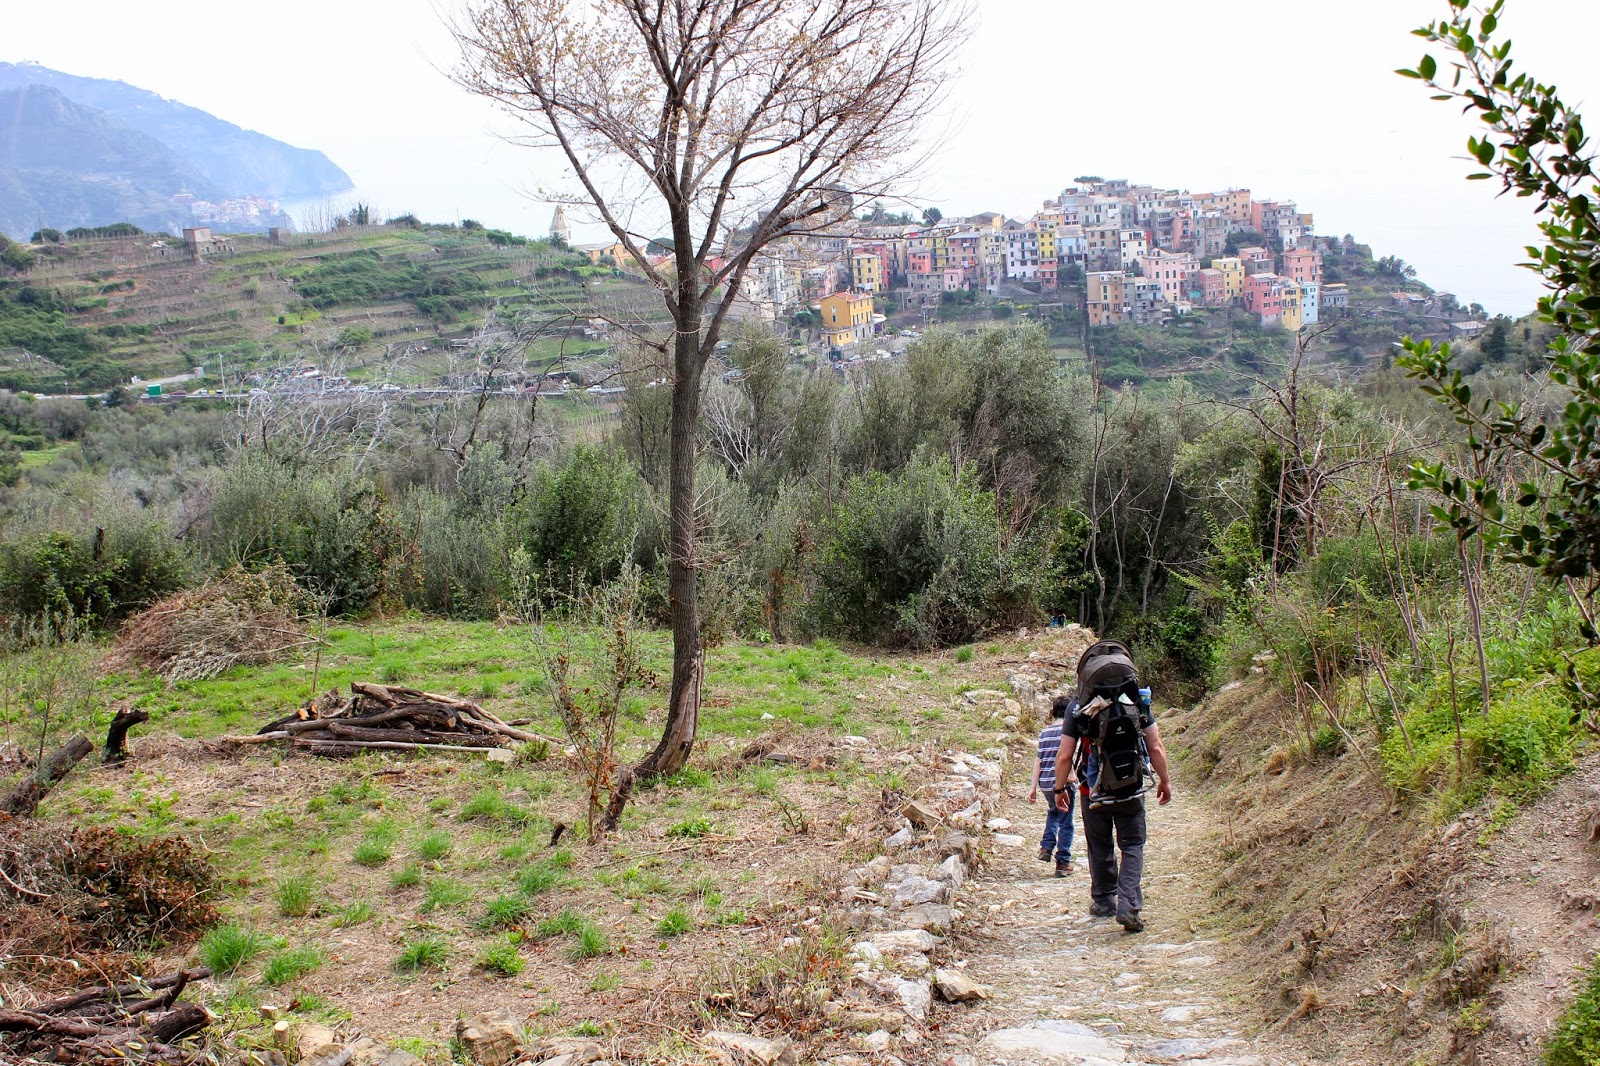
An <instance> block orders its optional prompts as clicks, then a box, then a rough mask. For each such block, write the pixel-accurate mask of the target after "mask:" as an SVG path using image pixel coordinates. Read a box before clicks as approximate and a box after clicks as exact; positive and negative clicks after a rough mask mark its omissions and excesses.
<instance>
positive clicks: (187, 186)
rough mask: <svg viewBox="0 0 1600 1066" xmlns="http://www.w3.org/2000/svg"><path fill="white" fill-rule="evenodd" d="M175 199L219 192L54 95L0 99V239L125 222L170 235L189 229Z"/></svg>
mask: <svg viewBox="0 0 1600 1066" xmlns="http://www.w3.org/2000/svg"><path fill="white" fill-rule="evenodd" d="M180 193H191V194H193V196H194V197H196V198H198V199H202V200H212V199H216V198H218V197H219V193H220V191H219V190H218V189H217V187H216V186H215V185H213V184H212V183H211V182H210V181H209V180H208V179H207V178H206V177H205V175H203V174H202V173H200V171H199V170H197V169H196V168H195V167H194V166H193V165H192V164H191V163H189V162H188V161H187V160H186V159H184V158H183V157H182V156H180V155H179V154H178V153H177V152H174V151H173V150H172V149H171V148H168V147H167V146H166V145H164V144H162V143H161V142H160V141H158V140H156V139H155V138H153V137H150V136H148V135H147V134H144V133H141V132H139V131H138V130H136V129H132V128H130V127H129V126H127V125H125V124H123V123H121V122H119V121H117V120H116V119H114V118H112V117H111V116H109V115H107V114H105V113H104V112H101V111H96V110H94V109H93V108H89V107H83V106H80V105H78V104H75V103H73V102H72V101H71V100H68V99H67V98H66V97H65V96H62V95H61V94H60V93H59V92H57V91H55V90H54V89H50V88H46V87H44V86H38V85H35V86H29V87H28V88H25V89H15V90H11V91H9V92H0V232H4V233H9V234H12V235H14V236H21V237H26V236H27V235H28V234H29V233H31V232H33V231H34V230H36V229H39V228H41V227H42V226H54V227H56V228H57V229H68V228H70V227H73V226H85V225H89V226H93V225H102V224H105V223H107V222H117V221H121V220H124V219H126V220H127V221H129V222H133V223H134V224H135V225H138V226H141V227H143V228H145V229H152V230H159V229H165V230H169V231H176V229H178V228H180V227H181V226H183V225H192V224H193V222H192V221H191V220H192V218H193V214H192V213H191V211H190V209H189V207H188V206H187V205H186V204H185V203H182V202H175V201H173V199H172V197H173V196H174V195H176V194H180Z"/></svg>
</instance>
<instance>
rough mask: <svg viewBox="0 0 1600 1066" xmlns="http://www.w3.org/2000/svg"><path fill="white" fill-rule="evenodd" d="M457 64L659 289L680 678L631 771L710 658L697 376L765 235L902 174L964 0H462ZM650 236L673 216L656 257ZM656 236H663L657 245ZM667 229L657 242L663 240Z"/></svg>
mask: <svg viewBox="0 0 1600 1066" xmlns="http://www.w3.org/2000/svg"><path fill="white" fill-rule="evenodd" d="M465 3H466V7H465V9H464V10H463V11H462V13H461V14H460V16H459V17H458V18H457V19H456V21H455V23H454V25H453V31H454V33H455V36H456V39H457V41H458V43H459V45H460V48H461V62H460V65H459V66H458V68H457V70H456V79H457V81H458V82H459V83H460V84H461V85H462V86H464V87H465V88H466V89H468V90H469V91H471V92H474V93H476V94H478V95H481V96H483V97H485V98H487V99H489V100H490V101H492V102H493V103H495V104H496V105H498V106H499V107H501V108H502V109H504V110H505V111H506V112H508V113H509V114H510V115H512V116H513V117H514V118H516V119H517V120H519V121H520V123H521V124H522V125H523V127H524V128H525V130H526V135H525V136H524V137H523V141H522V143H525V144H527V145H529V146H533V147H538V148H545V149H550V150H553V151H555V152H557V153H559V156H560V157H561V158H562V159H564V161H565V164H566V168H567V170H568V171H569V172H570V177H571V180H572V181H573V182H574V183H575V186H574V187H573V188H572V189H571V190H569V191H567V192H566V194H565V195H564V196H562V197H560V199H561V202H564V203H567V204H569V205H572V206H575V207H578V208H581V209H583V210H586V211H588V212H591V213H592V214H593V216H594V217H595V218H596V219H597V220H598V221H599V222H601V223H603V224H604V225H605V226H606V227H607V229H609V230H610V232H611V235H612V237H613V238H614V239H615V240H616V241H617V243H618V244H619V245H621V247H622V249H623V251H624V252H625V254H626V255H627V257H628V258H629V259H630V260H632V265H633V267H634V268H635V269H636V270H637V271H639V272H640V273H641V274H642V275H643V276H644V277H645V278H646V279H648V280H649V282H650V283H651V284H652V285H653V286H654V287H655V288H656V290H657V291H658V292H659V293H660V296H661V299H662V301H663V303H664V304H665V308H666V312H667V316H668V318H669V319H670V329H669V330H665V331H661V330H654V331H653V330H649V329H647V328H643V327H635V328H636V330H637V332H638V334H639V340H640V341H641V343H643V344H646V345H647V346H649V347H650V348H652V349H653V350H654V351H655V352H656V353H658V355H659V357H660V359H661V362H662V364H663V371H664V377H665V378H666V380H667V383H668V385H669V386H670V389H671V415H670V426H669V442H670V443H669V455H668V479H667V480H668V493H667V499H668V518H669V565H668V594H669V599H670V609H671V617H672V638H673V662H672V686H671V691H670V696H669V702H668V708H667V721H666V726H665V729H664V731H663V734H662V737H661V741H660V743H659V745H658V746H657V747H656V748H655V750H654V751H653V752H652V753H651V754H650V755H649V756H648V757H646V758H645V759H644V761H643V762H642V763H640V764H639V766H638V767H636V768H635V771H634V772H635V773H637V774H645V775H656V774H663V773H671V772H673V771H674V770H676V769H677V768H678V767H680V766H682V765H683V763H684V761H685V760H686V759H687V758H688V755H689V752H690V750H691V748H692V746H693V744H694V739H695V734H696V730H697V725H698V720H699V709H700V690H701V683H702V674H703V670H704V659H703V653H702V645H701V637H700V613H699V606H698V602H697V598H696V571H697V569H698V563H699V559H698V554H697V548H696V532H695V483H694V482H695V461H696V455H695V438H696V431H697V429H698V422H699V415H700V402H701V392H702V388H701V386H702V381H703V378H704V372H705V368H706V364H707V362H708V360H709V359H710V358H711V356H712V353H713V350H714V349H715V347H716V345H717V343H718V339H719V337H720V336H721V334H722V330H723V326H724V322H725V319H726V316H727V314H728V312H729V310H730V308H732V307H733V305H734V304H735V301H736V299H737V297H738V296H739V293H740V290H741V288H742V286H743V285H744V284H745V281H746V279H747V277H749V276H750V275H751V273H752V271H753V270H754V269H756V268H757V262H758V257H759V256H760V253H761V252H762V250H763V249H765V248H767V247H768V246H770V245H772V244H773V243H774V242H776V241H782V240H794V239H801V240H803V239H805V238H807V237H812V236H817V235H820V234H823V233H827V232H830V231H831V232H834V233H837V232H840V229H839V227H841V226H843V225H847V224H849V223H850V222H851V209H852V207H853V205H854V203H855V202H856V200H857V199H858V198H865V199H871V198H872V197H875V196H881V195H883V194H885V193H887V192H888V191H889V190H890V189H891V188H892V187H895V186H898V185H903V184H904V182H905V179H906V177H907V173H908V170H909V169H910V168H912V167H914V166H915V165H916V162H917V160H916V159H915V158H911V153H912V150H913V149H914V148H915V147H916V144H917V141H918V131H919V129H920V128H921V126H922V124H923V120H924V119H925V118H927V117H928V113H929V111H930V110H931V109H933V108H935V107H936V105H937V104H938V103H939V101H940V99H941V94H942V91H943V88H944V86H945V85H947V84H948V83H949V81H950V79H951V76H952V74H953V73H954V71H953V70H952V69H951V68H952V63H953V60H954V59H955V57H956V54H957V52H958V50H959V48H960V46H961V44H962V43H963V41H964V39H965V36H966V32H967V26H968V23H969V21H970V11H969V8H968V6H967V0H821V2H796V0H465ZM642 233H653V234H660V233H665V234H667V235H668V237H669V238H670V248H668V254H667V255H666V256H664V257H656V256H652V255H650V254H649V251H648V246H649V244H650V243H651V242H650V241H649V240H646V239H645V238H644V237H642V236H641V234H642ZM658 243H660V242H658ZM663 246H664V245H663Z"/></svg>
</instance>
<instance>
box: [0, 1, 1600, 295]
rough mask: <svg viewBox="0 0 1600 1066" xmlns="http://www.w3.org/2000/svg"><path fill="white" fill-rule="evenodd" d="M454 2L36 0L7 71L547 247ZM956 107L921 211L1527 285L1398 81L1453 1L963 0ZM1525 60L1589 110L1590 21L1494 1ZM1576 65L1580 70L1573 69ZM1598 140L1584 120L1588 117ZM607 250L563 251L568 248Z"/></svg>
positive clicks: (1501, 220)
mask: <svg viewBox="0 0 1600 1066" xmlns="http://www.w3.org/2000/svg"><path fill="white" fill-rule="evenodd" d="M455 2H456V0H439V2H438V3H434V2H432V0H384V2H378V0H275V2H274V3H272V4H270V5H240V4H219V3H216V2H215V0H134V2H131V3H130V2H129V0H52V2H50V3H43V4H27V5H20V4H14V5H8V10H7V11H6V14H5V18H4V33H3V36H0V59H4V60H10V61H20V60H34V61H37V62H39V63H42V64H44V65H46V66H49V67H54V68H56V69H59V70H64V71H67V72H68V73H72V74H82V75H89V76H94V77H106V78H119V79H122V80H124V81H127V82H130V83H132V84H135V85H139V86H141V87H143V88H146V89H150V90H152V91H154V92H157V93H160V94H161V95H163V96H167V97H171V98H173V99H177V100H181V101H183V102H184V103H188V104H191V105H193V106H195V107H199V108H202V109H204V110H207V111H210V112H212V113H213V114H215V115H218V116H219V117H221V118H224V119H227V120H229V121H231V122H236V123H238V124H239V125H242V126H247V127H250V128H253V129H257V130H260V131H261V132H263V133H267V134H270V135H271V136H274V137H278V138H281V139H283V140H286V141H289V142H291V143H294V144H298V145H303V146H306V147H313V148H320V149H322V150H323V151H325V152H327V153H328V155H329V156H330V157H331V158H332V159H333V160H334V161H335V162H336V163H338V164H339V165H340V166H342V167H343V168H344V169H345V170H346V171H347V172H348V173H349V174H350V175H351V177H352V178H353V179H354V180H355V182H356V185H357V188H358V190H359V192H360V194H361V196H362V198H363V199H365V200H367V201H369V202H370V203H372V204H373V206H374V208H375V209H376V210H378V211H381V212H384V213H389V214H398V213H401V212H404V211H412V212H415V213H416V214H417V215H419V216H421V217H423V218H425V219H430V220H432V219H437V220H450V219H456V218H462V217H467V218H476V219H479V220H480V221H482V222H484V223H486V224H488V225H492V226H500V227H503V228H507V229H512V230H515V231H518V232H522V233H527V234H532V235H537V234H542V233H544V232H545V231H546V230H547V229H548V227H549V219H550V207H549V206H548V205H545V204H540V203H534V202H530V201H529V199H528V198H527V196H526V195H525V193H526V192H527V191H528V190H532V189H536V188H537V187H538V186H539V185H540V183H541V182H543V183H545V184H546V185H549V184H550V183H552V182H558V181H559V180H560V178H561V171H560V165H559V162H558V161H557V160H555V159H552V158H548V157H546V156H543V155H541V154H539V153H534V152H530V151H529V150H527V149H522V148H516V147H512V146H509V145H507V144H505V143H504V142H502V141H500V140H499V139H498V138H497V136H496V132H495V131H496V130H497V129H504V127H503V126H501V125H500V120H499V119H498V118H497V117H496V116H495V115H494V114H493V113H492V112H491V111H490V110H489V108H488V107H487V105H486V104H484V103H482V102H481V101H477V100H475V99H473V98H471V97H469V96H467V95H466V94H465V93H463V92H461V91H460V90H459V89H457V88H456V87H455V86H454V85H452V84H451V83H450V82H449V81H448V80H447V79H446V77H445V76H444V74H443V73H441V70H443V69H448V68H449V66H450V65H451V64H452V63H453V61H454V50H453V44H452V42H451V40H450V38H449V36H448V34H447V33H446V32H445V30H444V28H443V19H442V15H441V12H442V11H445V10H448V9H449V8H450V5H451V4H453V3H455ZM979 3H980V25H979V28H978V31H977V33H976V35H975V37H974V39H973V41H972V43H971V45H970V47H969V49H968V51H967V56H966V61H965V64H964V69H963V70H962V71H960V72H959V73H957V74H955V75H954V77H955V78H956V83H955V85H954V87H953V88H954V91H953V111H954V115H953V117H952V118H951V120H950V121H949V122H944V123H939V124H937V125H935V126H933V127H930V128H931V129H935V130H942V131H944V134H945V135H944V137H943V144H942V147H941V149H940V151H939V152H938V154H936V156H935V162H934V166H933V167H932V168H931V169H930V170H929V172H928V175H927V177H926V178H925V179H924V181H923V185H922V188H921V189H920V190H919V191H918V196H917V202H918V203H921V204H937V205H938V206H939V207H940V209H941V210H942V211H943V212H944V213H945V214H947V215H956V214H969V213H973V212H976V211H981V210H997V211H1002V212H1004V213H1006V214H1008V215H1017V216H1023V217H1026V216H1027V215H1028V214H1031V213H1032V212H1033V211H1034V210H1037V208H1038V207H1039V204H1040V202H1041V201H1043V200H1045V199H1046V198H1049V197H1053V196H1054V195H1056V194H1057V193H1058V192H1059V191H1060V190H1061V188H1062V187H1063V185H1065V184H1068V183H1070V182H1071V180H1072V178H1073V176H1075V175H1078V174H1085V173H1095V174H1102V175H1105V176H1107V177H1127V178H1131V179H1134V180H1137V181H1142V182H1149V183H1152V184H1156V185H1162V186H1171V187H1177V188H1186V189H1190V190H1193V191H1201V190H1206V189H1213V188H1223V187H1227V186H1245V187H1248V188H1250V189H1251V190H1253V191H1254V192H1256V193H1257V195H1258V196H1264V197H1272V198H1282V199H1294V200H1296V201H1297V202H1298V203H1299V204H1300V206H1301V209H1302V210H1305V211H1311V212H1313V213H1314V214H1315V215H1316V228H1317V231H1318V232H1320V233H1332V234H1343V233H1354V234H1355V235H1356V236H1357V237H1358V238H1359V239H1361V240H1363V241H1365V242H1367V243H1369V244H1371V245H1372V248H1373V252H1374V254H1376V255H1380V256H1382V255H1390V254H1393V255H1399V256H1401V257H1402V258H1404V259H1406V260H1408V261H1409V262H1411V263H1414V264H1415V265H1416V266H1417V268H1418V270H1419V272H1420V276H1421V277H1422V279H1423V280H1425V281H1427V282H1429V283H1430V284H1432V285H1434V286H1436V287H1439V288H1443V289H1447V290H1449V291H1452V292H1455V293H1456V294H1457V295H1458V296H1460V297H1461V298H1462V299H1463V301H1469V300H1477V301H1480V302H1482V303H1483V304H1484V305H1485V306H1487V307H1488V308H1489V309H1490V310H1491V311H1505V312H1509V313H1521V312H1523V311H1526V310H1529V309H1531V307H1532V304H1533V301H1534V299H1535V298H1536V297H1537V295H1538V293H1539V285H1538V279H1537V277H1536V276H1535V275H1533V274H1531V273H1530V272H1528V271H1525V270H1521V269H1519V268H1518V267H1516V266H1515V264H1516V263H1517V262H1519V261H1520V260H1521V258H1522V257H1523V253H1522V248H1523V246H1524V245H1526V244H1527V243H1529V242H1530V241H1531V240H1533V239H1534V238H1535V237H1536V236H1537V232H1536V230H1535V229H1534V224H1533V219H1532V216H1531V214H1530V212H1529V210H1528V204H1527V203H1526V201H1515V200H1497V199H1495V197H1494V189H1493V188H1492V187H1491V185H1490V183H1486V182H1467V181H1465V180H1463V175H1465V174H1466V173H1467V172H1468V169H1469V165H1468V164H1467V163H1466V162H1465V161H1464V160H1463V159H1462V156H1463V153H1464V142H1465V138H1466V136H1467V134H1468V132H1471V130H1472V127H1471V125H1470V124H1469V122H1468V120H1466V119H1464V118H1462V117H1461V116H1460V115H1459V113H1458V111H1457V109H1455V108H1454V107H1453V106H1452V105H1448V104H1442V103H1434V102H1431V101H1429V100H1428V99H1427V94H1426V92H1425V91H1424V90H1423V89H1422V88H1421V87H1420V86H1419V85H1418V84H1417V83H1415V82H1411V81H1407V80H1405V79H1402V78H1399V77H1397V76H1396V75H1394V74H1393V73H1392V71H1393V70H1394V68H1396V67H1399V66H1412V65H1414V64H1415V61H1416V59H1417V58H1418V56H1419V55H1420V54H1421V51H1422V48H1423V42H1422V41H1421V40H1419V39H1418V38H1415V37H1412V36H1410V35H1409V31H1410V30H1411V29H1413V28H1414V27H1416V26H1417V25H1419V24H1421V23H1422V22H1424V21H1427V20H1428V19H1430V18H1435V17H1438V16H1439V15H1441V14H1443V13H1444V12H1445V11H1446V10H1447V7H1446V4H1445V0H1334V2H1317V3H1313V2H1309V0H1140V2H1138V3H1129V4H1124V3H1115V2H1106V0H1096V2H1093V3H1090V2H1086V0H979ZM1508 8H1509V11H1508V13H1507V15H1506V16H1505V17H1504V18H1503V19H1502V25H1503V26H1504V27H1505V29H1506V30H1507V31H1508V32H1509V34H1510V35H1511V36H1512V38H1513V40H1514V41H1515V43H1516V56H1517V57H1518V59H1519V60H1520V64H1521V65H1522V66H1524V67H1526V68H1528V69H1530V70H1532V71H1533V72H1534V73H1535V74H1536V75H1537V76H1538V77H1540V78H1541V79H1542V80H1545V81H1554V82H1555V83H1556V84H1557V85H1558V86H1560V87H1561V89H1562V91H1563V95H1564V97H1565V98H1566V99H1567V101H1568V102H1569V103H1581V102H1583V101H1586V100H1596V99H1600V66H1597V65H1596V64H1595V63H1594V61H1593V58H1592V49H1593V44H1594V42H1595V41H1596V40H1600V3H1596V2H1594V0H1510V3H1509V4H1508ZM1586 53H1589V54H1586ZM1596 121H1597V122H1600V118H1597V119H1596ZM599 237H600V234H599V233H598V232H595V233H585V232H583V231H582V230H580V231H579V233H578V234H577V238H578V239H579V240H583V239H586V238H587V239H599Z"/></svg>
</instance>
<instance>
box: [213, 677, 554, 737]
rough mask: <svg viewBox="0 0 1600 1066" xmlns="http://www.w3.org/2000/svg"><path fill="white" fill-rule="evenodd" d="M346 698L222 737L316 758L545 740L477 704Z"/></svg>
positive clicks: (376, 694) (362, 689)
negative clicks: (277, 745)
mask: <svg viewBox="0 0 1600 1066" xmlns="http://www.w3.org/2000/svg"><path fill="white" fill-rule="evenodd" d="M350 692H351V694H350V696H348V697H344V696H340V695H339V694H338V693H335V692H330V693H328V694H327V695H326V696H318V697H317V698H316V699H313V700H311V701H310V702H309V703H307V704H306V705H305V706H304V707H301V708H300V709H299V710H297V711H295V712H294V713H293V714H291V715H287V716H285V717H283V718H279V719H278V720H277V721H275V722H268V723H267V724H266V725H264V726H262V727H261V730H260V732H258V733H256V734H255V735H254V736H231V737H224V738H223V740H224V741H225V742H231V743H236V744H263V743H268V742H271V741H279V740H281V741H288V742H289V744H290V745H291V746H292V747H294V748H298V749H301V750H303V751H308V752H311V753H312V754H315V755H353V754H355V753H356V752H359V751H367V750H374V749H376V750H399V751H417V750H429V751H467V752H488V751H494V750H496V749H498V748H505V747H509V746H511V745H512V744H517V743H526V742H528V741H543V742H545V743H553V741H551V740H550V738H548V737H542V736H540V735H539V734H537V733H530V732H528V731H527V730H525V729H518V728H517V727H516V726H512V725H508V724H506V723H505V722H503V721H501V720H500V719H499V718H497V717H496V716H495V715H494V714H493V713H492V712H490V711H487V710H484V709H483V708H482V707H480V706H478V705H477V704H476V703H472V702H471V701H469V700H464V699H460V698H458V697H455V696H441V695H439V694H438V693H434V692H422V691H419V690H417V689H414V688H396V687H394V686H390V685H374V684H366V683H363V682H360V681H357V682H354V683H352V684H351V686H350Z"/></svg>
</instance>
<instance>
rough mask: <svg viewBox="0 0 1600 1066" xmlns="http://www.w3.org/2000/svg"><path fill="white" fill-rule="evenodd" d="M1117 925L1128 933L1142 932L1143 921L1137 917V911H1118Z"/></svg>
mask: <svg viewBox="0 0 1600 1066" xmlns="http://www.w3.org/2000/svg"><path fill="white" fill-rule="evenodd" d="M1117 924H1118V925H1120V926H1122V928H1124V929H1126V930H1127V931H1128V932H1130V933H1142V932H1144V921H1143V920H1142V919H1141V918H1140V917H1139V912H1138V911H1118V912H1117Z"/></svg>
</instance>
